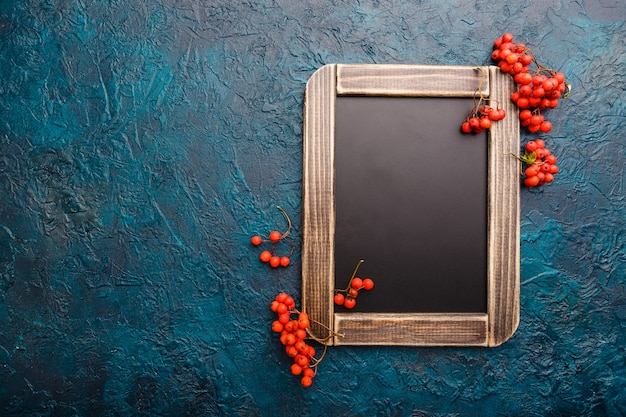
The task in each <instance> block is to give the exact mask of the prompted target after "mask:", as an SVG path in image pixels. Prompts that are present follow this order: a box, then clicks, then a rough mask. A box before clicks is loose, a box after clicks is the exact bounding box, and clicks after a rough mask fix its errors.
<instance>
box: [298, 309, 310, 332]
mask: <svg viewBox="0 0 626 417" xmlns="http://www.w3.org/2000/svg"><path fill="white" fill-rule="evenodd" d="M310 325H311V322H310V321H309V315H308V314H306V313H300V315H299V316H298V327H299V328H300V329H302V330H304V329H308V328H309V326H310Z"/></svg>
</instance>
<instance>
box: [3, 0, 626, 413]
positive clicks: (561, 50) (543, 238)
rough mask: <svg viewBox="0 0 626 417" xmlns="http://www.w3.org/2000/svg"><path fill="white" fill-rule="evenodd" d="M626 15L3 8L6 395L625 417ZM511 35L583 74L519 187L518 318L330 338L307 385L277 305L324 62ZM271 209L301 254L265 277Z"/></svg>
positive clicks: (154, 6) (607, 4) (457, 48)
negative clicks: (282, 339)
mask: <svg viewBox="0 0 626 417" xmlns="http://www.w3.org/2000/svg"><path fill="white" fill-rule="evenodd" d="M625 18H626V5H625V4H624V2H623V1H621V0H588V1H587V0H578V1H566V0H562V1H558V0H554V1H552V0H551V1H541V2H539V1H536V2H535V1H529V0H527V1H517V2H497V1H490V2H486V1H482V0H481V1H475V2H450V1H447V0H446V1H441V0H437V1H427V0H424V1H384V0H380V1H379V0H373V1H360V2H358V1H345V2H342V1H321V0H319V1H305V0H302V1H292V0H275V1H272V0H260V1H230V0H217V1H188V0H180V1H173V0H155V1H153V0H149V1H148V0H110V1H99V2H91V1H81V0H41V1H35V0H14V1H11V0H4V1H2V2H0V198H1V202H0V414H1V415H3V416H87V415H102V416H127V415H140V416H148V415H150V416H182V415H190V416H209V415H211V416H212V415H218V416H219V415H222V416H233V415H239V416H451V415H452V416H456V415H462V416H604V415H608V416H622V415H625V414H626V394H625V393H624V391H625V390H626V363H625V357H626V354H625V349H626V337H625V336H626V334H625V333H626V324H625V323H626V307H625V304H626V290H625V286H624V285H625V284H624V282H625V279H626V276H625V275H626V274H625V272H624V269H625V266H626V248H625V245H626V243H625V233H626V232H625V228H626V220H625V219H626V207H625V203H624V192H625V187H626V184H625V183H626V173H625V168H626V163H625V161H626V125H625V116H626V104H625V100H624V94H625V86H626V42H625V38H624V33H625V31H624V19H625ZM505 31H510V32H513V33H514V34H516V36H517V37H518V39H519V40H523V41H525V42H526V43H528V44H529V45H530V46H532V47H533V48H534V49H535V50H536V52H537V54H538V55H539V56H540V57H541V59H542V61H543V62H545V63H546V64H547V65H549V66H552V67H554V68H555V69H558V70H561V71H563V72H565V73H566V75H567V77H568V80H569V81H570V82H571V83H572V85H573V90H572V94H571V96H570V98H569V99H568V100H566V101H563V103H562V106H561V107H560V108H558V109H556V110H552V111H550V113H549V114H550V119H551V120H552V121H553V123H554V129H553V131H552V133H551V135H549V136H547V138H546V140H548V141H549V144H551V147H552V149H553V151H554V153H555V154H557V155H558V156H559V160H560V168H561V172H560V173H559V175H558V176H557V181H556V182H555V183H554V184H552V185H550V186H548V187H545V188H542V189H538V190H532V191H528V190H523V192H522V224H521V231H522V241H521V253H522V269H521V283H522V285H521V324H520V327H519V329H518V331H517V333H516V334H515V335H514V337H513V339H512V340H510V341H509V342H507V343H506V344H505V345H503V346H501V347H499V348H495V349H475V348H470V349H452V348H432V349H423V348H422V349H420V348H379V347H376V348H373V347H372V348H349V347H337V348H333V349H331V350H330V351H329V353H328V355H327V358H326V360H325V362H324V363H323V364H322V365H321V369H320V372H319V374H318V376H317V377H316V378H315V382H314V386H313V387H311V388H310V389H308V390H304V389H302V388H301V387H300V385H299V382H298V380H297V379H296V378H294V377H292V376H291V375H289V374H288V366H289V360H288V359H287V358H286V357H285V355H284V353H283V351H282V347H280V345H279V344H278V342H277V340H276V336H275V335H273V334H271V333H270V331H269V330H268V327H269V324H270V322H271V320H272V313H271V312H270V311H269V310H268V303H269V300H271V299H272V298H273V297H274V296H275V294H276V293H277V292H278V291H282V290H285V291H288V292H290V293H292V294H294V295H295V296H296V299H297V301H298V303H299V299H300V270H299V255H300V251H299V245H300V243H301V240H300V239H301V229H300V221H299V219H300V215H301V212H302V206H301V196H302V195H301V194H302V187H301V179H302V163H301V158H302V151H301V147H302V102H303V91H304V84H305V82H306V80H307V79H308V77H309V76H310V75H311V74H312V73H313V71H314V70H315V69H316V68H318V67H320V66H322V65H323V64H326V63H336V62H340V63H421V64H441V65H448V64H450V65H483V64H488V63H490V61H489V55H490V51H491V44H492V42H493V40H494V39H495V38H496V37H497V36H499V35H501V34H502V33H503V32H505ZM457 122H459V121H458V120H456V119H455V120H451V123H457ZM532 137H533V136H532V135H529V134H526V133H524V137H523V139H530V138H532ZM277 204H280V205H281V206H283V207H284V208H285V209H287V211H288V212H289V213H290V214H291V216H292V218H293V219H294V230H293V232H292V236H293V237H294V240H295V243H296V251H295V253H294V256H293V265H292V266H290V267H289V268H285V269H281V270H277V271H269V270H268V268H267V266H266V265H262V264H260V262H258V260H257V252H256V251H255V250H253V249H252V248H251V247H250V244H249V237H250V236H251V235H252V234H255V233H267V232H269V231H270V230H271V229H273V228H274V227H276V225H279V226H280V225H283V224H284V219H283V218H282V216H281V214H280V212H278V211H277V210H276V208H275V207H276V205H277Z"/></svg>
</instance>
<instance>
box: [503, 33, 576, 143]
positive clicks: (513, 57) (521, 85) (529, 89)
mask: <svg viewBox="0 0 626 417" xmlns="http://www.w3.org/2000/svg"><path fill="white" fill-rule="evenodd" d="M493 48H494V50H493V52H492V54H491V59H492V60H493V61H495V62H497V63H498V66H499V67H500V70H501V71H502V72H505V73H507V74H511V75H512V76H513V79H514V80H515V82H516V84H517V85H518V90H517V91H515V92H513V93H512V94H511V100H512V101H513V102H514V103H515V104H517V107H519V108H520V109H528V110H529V113H530V115H531V116H537V117H540V118H541V121H540V122H539V123H531V118H530V117H524V118H521V116H522V115H521V114H520V119H521V123H522V126H524V127H526V128H527V129H528V131H529V132H531V133H535V132H538V131H541V132H544V133H547V132H549V131H550V130H552V124H551V123H550V122H548V121H546V120H545V119H544V118H543V116H542V115H541V111H542V110H545V109H553V108H555V107H557V106H558V105H559V99H560V98H561V97H563V98H565V97H567V95H568V94H569V84H567V83H566V82H565V75H564V74H563V73H562V72H557V71H555V70H553V69H550V68H546V67H544V66H543V65H541V64H539V62H537V59H536V57H535V54H534V52H533V51H532V50H531V49H530V48H528V47H527V46H526V45H525V44H523V43H515V42H513V35H512V34H510V33H505V34H503V35H502V36H501V37H499V38H497V39H496V40H495V41H494V44H493ZM531 64H534V65H535V66H536V68H534V69H533V70H532V72H531ZM525 115H526V114H525ZM537 120H539V119H534V120H533V121H537Z"/></svg>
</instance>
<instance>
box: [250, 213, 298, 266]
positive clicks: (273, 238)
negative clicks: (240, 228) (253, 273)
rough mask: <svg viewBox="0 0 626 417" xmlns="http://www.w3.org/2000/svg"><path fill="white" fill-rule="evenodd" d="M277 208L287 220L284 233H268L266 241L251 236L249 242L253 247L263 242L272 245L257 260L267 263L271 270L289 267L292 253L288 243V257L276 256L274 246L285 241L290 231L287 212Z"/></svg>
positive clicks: (259, 237)
mask: <svg viewBox="0 0 626 417" xmlns="http://www.w3.org/2000/svg"><path fill="white" fill-rule="evenodd" d="M277 208H278V210H280V211H281V213H283V215H284V216H285V219H287V224H288V226H287V230H286V231H285V232H284V233H280V232H279V231H277V230H274V231H272V232H270V234H269V236H268V238H267V239H263V238H262V237H261V236H259V235H255V236H252V238H251V239H250V242H251V243H252V244H253V245H254V246H260V245H261V244H262V243H264V242H272V243H273V247H272V249H271V250H264V251H263V252H261V254H260V255H259V259H260V260H261V262H264V263H269V265H270V266H271V267H272V268H278V267H279V266H282V267H285V266H289V264H290V263H291V259H290V258H289V257H290V256H291V254H292V253H293V249H294V246H293V243H291V242H290V243H291V251H290V252H289V254H288V255H283V256H278V255H277V254H276V246H277V245H278V243H279V242H280V241H282V240H283V239H285V238H286V237H287V236H288V235H289V232H290V231H291V219H290V218H289V216H288V215H287V212H285V210H283V208H282V207H280V206H277Z"/></svg>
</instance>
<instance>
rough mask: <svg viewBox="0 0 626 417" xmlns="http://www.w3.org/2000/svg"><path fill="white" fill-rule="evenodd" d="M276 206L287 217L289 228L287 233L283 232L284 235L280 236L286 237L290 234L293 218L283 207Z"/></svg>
mask: <svg viewBox="0 0 626 417" xmlns="http://www.w3.org/2000/svg"><path fill="white" fill-rule="evenodd" d="M276 208H277V209H278V210H280V211H281V213H283V216H285V219H287V225H288V226H287V230H286V231H285V233H283V234H282V236H281V237H280V238H281V239H284V238H285V237H287V235H288V234H289V232H290V231H291V219H290V218H289V216H288V215H287V212H286V211H285V210H284V209H283V208H282V207H281V206H276Z"/></svg>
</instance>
